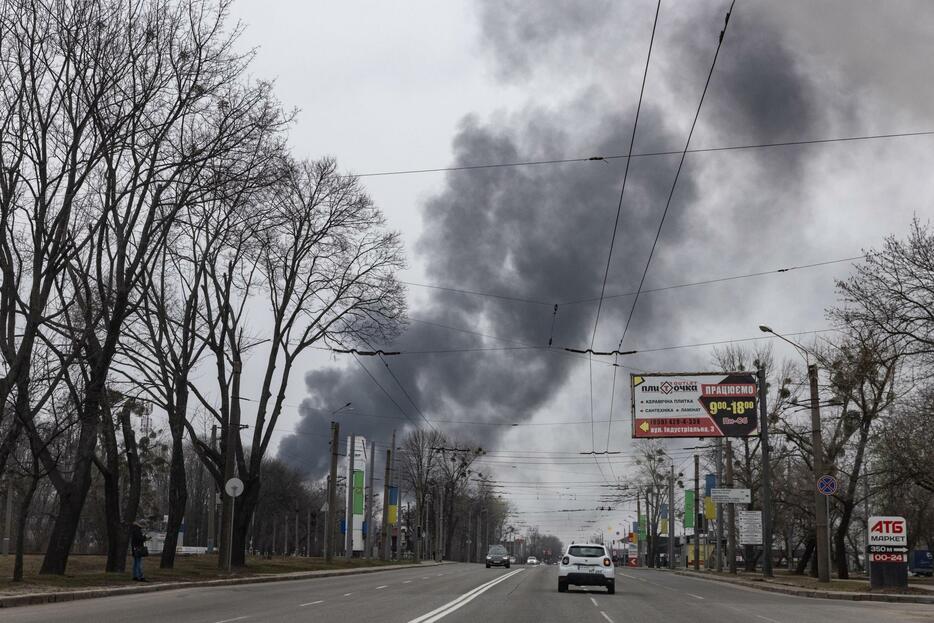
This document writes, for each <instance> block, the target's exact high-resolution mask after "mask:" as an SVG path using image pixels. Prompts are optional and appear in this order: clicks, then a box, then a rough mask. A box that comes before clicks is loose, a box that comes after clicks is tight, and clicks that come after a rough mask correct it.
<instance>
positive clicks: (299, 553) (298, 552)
mask: <svg viewBox="0 0 934 623" xmlns="http://www.w3.org/2000/svg"><path fill="white" fill-rule="evenodd" d="M293 555H294V556H299V555H301V549H299V547H298V507H297V506H296V507H295V550H294V553H293Z"/></svg>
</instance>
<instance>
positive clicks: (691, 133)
mask: <svg viewBox="0 0 934 623" xmlns="http://www.w3.org/2000/svg"><path fill="white" fill-rule="evenodd" d="M735 3H736V0H733V2H731V3H730V10H729V11H727V13H726V21H725V22H724V24H723V30H721V31H720V38H719V40H718V41H717V49H716V51H715V52H714V55H713V62H711V63H710V71H709V72H708V73H707V81H706V82H705V83H704V90H703V91H702V92H701V97H700V101H699V102H698V103H697V110H696V111H695V113H694V121H693V122H691V130H690V131H689V132H688V138H687V141H686V142H685V143H684V151H682V152H681V159H680V160H679V161H678V169H677V170H676V171H675V178H674V180H673V181H672V183H671V190H670V191H669V192H668V200H667V201H666V202H665V210H664V211H663V212H662V218H661V221H659V223H658V230H657V231H656V232H655V240H654V241H652V248H651V249H650V250H649V257H648V260H646V262H645V269H643V271H642V278H641V279H640V280H639V288H638V289H637V290H636V295H635V298H634V299H633V301H632V307H631V308H630V309H629V317H628V318H626V325H625V326H624V327H623V336H622V337H621V338H620V340H619V346H618V348H622V347H623V340H625V339H626V333H627V332H628V331H629V324H630V323H631V322H632V316H633V313H634V312H635V311H636V305H637V304H638V303H639V295H640V293H641V292H642V286H643V285H644V284H645V276H646V275H647V274H648V272H649V266H651V265H652V257H653V256H654V255H655V247H657V246H658V239H659V237H660V236H661V234H662V227H664V225H665V217H667V216H668V210H669V208H671V200H672V198H673V197H674V195H675V188H676V187H677V185H678V178H680V177H681V169H682V168H683V167H684V159H685V157H686V156H687V153H688V148H689V147H690V146H691V138H692V137H693V136H694V128H695V127H697V119H698V118H699V117H700V112H701V108H702V107H703V105H704V98H705V97H706V96H707V89H708V87H710V79H711V77H712V76H713V70H714V68H715V67H716V66H717V58H718V57H719V56H720V48H721V47H722V46H723V36H724V34H725V33H726V29H727V26H729V24H730V15H731V14H732V12H733V5H734V4H735Z"/></svg>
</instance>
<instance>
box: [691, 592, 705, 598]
mask: <svg viewBox="0 0 934 623" xmlns="http://www.w3.org/2000/svg"><path fill="white" fill-rule="evenodd" d="M688 595H690V596H691V597H693V598H694V599H703V597H701V596H700V595H695V594H694V593H688Z"/></svg>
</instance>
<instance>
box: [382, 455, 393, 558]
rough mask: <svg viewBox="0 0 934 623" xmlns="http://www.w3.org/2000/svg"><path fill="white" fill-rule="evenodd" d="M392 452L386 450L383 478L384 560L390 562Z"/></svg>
mask: <svg viewBox="0 0 934 623" xmlns="http://www.w3.org/2000/svg"><path fill="white" fill-rule="evenodd" d="M392 452H393V451H392V450H391V449H390V450H386V472H385V475H384V476H383V531H382V535H383V543H382V545H383V547H382V550H383V551H382V559H383V560H389V541H390V538H389V471H390V469H392Z"/></svg>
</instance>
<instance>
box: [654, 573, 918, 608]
mask: <svg viewBox="0 0 934 623" xmlns="http://www.w3.org/2000/svg"><path fill="white" fill-rule="evenodd" d="M664 570H666V571H667V569H664ZM672 573H674V574H675V575H683V576H685V577H691V578H696V579H701V580H708V581H710V582H722V583H724V584H734V585H737V586H742V587H745V588H752V589H757V590H761V591H768V592H771V593H781V594H784V595H795V596H798V597H813V598H818V599H842V600H848V601H885V602H891V603H908V604H934V595H917V594H915V595H906V594H898V593H871V592H869V591H834V590H822V589H819V588H810V587H802V586H795V585H794V584H792V583H790V582H788V581H786V582H782V581H781V578H773V579H766V578H763V577H761V576H759V577H758V578H756V579H755V580H753V579H745V578H741V577H729V576H723V575H718V574H717V573H716V572H714V571H691V570H687V569H677V570H674V571H672ZM835 581H837V582H862V583H863V584H864V585H865V583H866V581H865V580H862V581H861V580H835ZM909 588H914V589H920V590H924V591H930V590H934V589H932V587H929V586H919V585H910V587H909Z"/></svg>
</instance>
